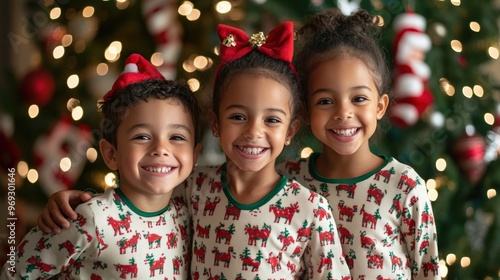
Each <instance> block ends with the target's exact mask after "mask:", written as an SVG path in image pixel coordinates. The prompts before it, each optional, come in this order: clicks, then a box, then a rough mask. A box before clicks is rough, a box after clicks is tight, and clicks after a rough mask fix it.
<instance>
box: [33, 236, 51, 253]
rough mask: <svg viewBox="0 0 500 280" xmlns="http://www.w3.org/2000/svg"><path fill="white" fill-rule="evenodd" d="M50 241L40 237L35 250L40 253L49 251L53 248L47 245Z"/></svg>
mask: <svg viewBox="0 0 500 280" xmlns="http://www.w3.org/2000/svg"><path fill="white" fill-rule="evenodd" d="M48 240H49V239H48V238H45V239H44V238H43V237H40V239H39V240H38V242H37V243H36V247H35V250H37V251H38V252H40V251H42V250H43V249H48V248H50V247H52V244H50V243H47V241H48Z"/></svg>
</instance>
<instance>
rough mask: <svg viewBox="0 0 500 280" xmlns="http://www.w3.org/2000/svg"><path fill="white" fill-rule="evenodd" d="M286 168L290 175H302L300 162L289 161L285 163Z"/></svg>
mask: <svg viewBox="0 0 500 280" xmlns="http://www.w3.org/2000/svg"><path fill="white" fill-rule="evenodd" d="M285 168H286V170H287V171H288V174H293V173H295V174H299V173H300V162H293V161H287V162H286V163H285Z"/></svg>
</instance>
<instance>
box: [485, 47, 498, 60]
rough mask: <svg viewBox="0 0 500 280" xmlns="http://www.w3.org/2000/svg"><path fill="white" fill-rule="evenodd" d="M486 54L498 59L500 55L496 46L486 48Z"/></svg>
mask: <svg viewBox="0 0 500 280" xmlns="http://www.w3.org/2000/svg"><path fill="white" fill-rule="evenodd" d="M488 54H489V56H490V57H491V58H493V59H498V57H499V55H500V51H498V48H495V47H489V48H488Z"/></svg>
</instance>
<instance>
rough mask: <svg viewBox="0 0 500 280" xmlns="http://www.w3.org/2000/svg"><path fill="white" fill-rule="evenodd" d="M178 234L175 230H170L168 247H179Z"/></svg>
mask: <svg viewBox="0 0 500 280" xmlns="http://www.w3.org/2000/svg"><path fill="white" fill-rule="evenodd" d="M177 240H178V238H177V234H176V233H175V232H170V233H168V234H167V248H168V249H171V248H177Z"/></svg>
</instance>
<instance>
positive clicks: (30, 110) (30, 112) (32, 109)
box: [28, 104, 40, 119]
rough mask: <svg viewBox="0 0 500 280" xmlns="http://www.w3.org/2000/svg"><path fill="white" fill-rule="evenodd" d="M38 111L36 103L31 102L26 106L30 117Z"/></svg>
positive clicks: (34, 115) (36, 114)
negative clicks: (31, 103)
mask: <svg viewBox="0 0 500 280" xmlns="http://www.w3.org/2000/svg"><path fill="white" fill-rule="evenodd" d="M38 113H40V109H39V108H38V105H36V104H33V105H31V106H30V107H29V108H28V116H29V117H30V118H32V119H34V118H36V117H37V116H38Z"/></svg>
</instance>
